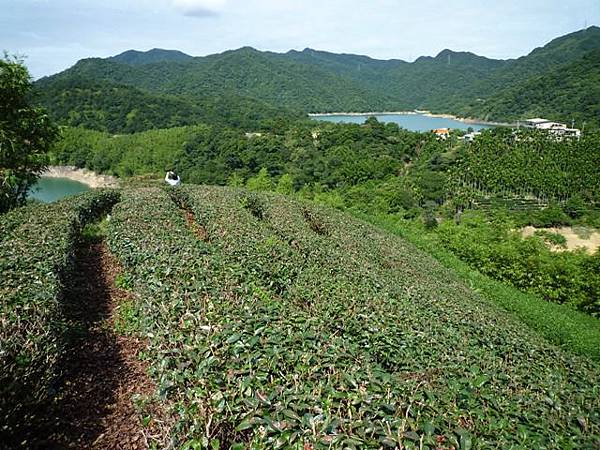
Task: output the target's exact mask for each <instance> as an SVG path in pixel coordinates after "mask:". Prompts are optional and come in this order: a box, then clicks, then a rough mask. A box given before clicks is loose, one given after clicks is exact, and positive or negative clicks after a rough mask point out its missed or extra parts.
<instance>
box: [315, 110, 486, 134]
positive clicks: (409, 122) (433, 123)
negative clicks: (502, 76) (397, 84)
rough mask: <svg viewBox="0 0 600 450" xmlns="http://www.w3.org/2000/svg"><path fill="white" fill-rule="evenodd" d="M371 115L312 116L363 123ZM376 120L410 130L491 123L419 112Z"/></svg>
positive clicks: (380, 116)
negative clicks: (471, 121)
mask: <svg viewBox="0 0 600 450" xmlns="http://www.w3.org/2000/svg"><path fill="white" fill-rule="evenodd" d="M369 117H371V115H369V114H366V115H360V116H354V115H352V116H348V115H343V114H340V115H335V116H318V117H313V119H315V120H325V121H327V122H346V123H364V121H365V120H367V119H368V118H369ZM375 117H377V120H379V121H380V122H392V123H397V124H398V125H399V126H401V127H402V128H405V129H407V130H411V131H430V130H434V129H436V128H454V129H459V130H466V129H468V128H469V127H470V128H473V130H475V131H477V130H481V129H483V128H492V126H491V125H484V124H479V123H464V122H460V121H459V120H454V119H446V118H444V117H429V116H424V115H421V114H375Z"/></svg>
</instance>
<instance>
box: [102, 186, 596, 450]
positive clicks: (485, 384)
mask: <svg viewBox="0 0 600 450" xmlns="http://www.w3.org/2000/svg"><path fill="white" fill-rule="evenodd" d="M177 192H178V193H177V197H176V198H177V199H185V201H184V202H183V203H185V206H186V207H187V208H190V209H191V212H192V213H193V216H194V217H195V220H196V221H198V222H199V223H201V224H202V226H203V227H204V228H205V230H206V233H207V234H208V237H209V238H208V239H207V240H201V239H198V238H197V237H196V236H195V235H194V234H193V233H192V231H191V230H190V229H188V226H187V225H186V220H185V216H184V213H183V211H181V209H180V206H181V204H182V202H181V201H177V202H175V201H171V196H172V194H171V195H170V194H169V193H168V192H165V191H162V190H158V189H143V190H142V189H140V190H129V191H126V192H125V193H124V196H123V201H122V202H121V203H119V204H118V205H117V206H116V207H115V209H114V212H113V218H112V220H111V222H110V226H109V233H108V235H109V244H110V247H111V249H112V251H113V252H114V253H115V254H116V255H117V257H118V258H119V259H120V260H121V261H122V262H123V263H124V264H125V266H126V269H127V271H128V273H129V274H130V275H131V281H132V288H133V289H134V290H135V291H137V292H138V294H139V298H140V300H139V302H140V303H139V305H137V311H138V312H137V314H138V315H139V317H137V318H136V319H135V321H137V322H138V323H139V324H140V326H141V333H142V335H143V336H144V337H146V338H147V339H148V343H149V344H148V351H147V352H146V357H147V358H148V360H149V363H150V368H151V369H150V370H151V375H152V376H153V378H154V379H155V380H156V381H157V383H158V386H159V393H160V395H161V396H162V398H163V399H164V400H165V401H166V402H167V403H168V404H170V405H171V406H172V409H173V413H174V414H175V415H176V417H177V418H178V424H177V426H176V427H175V428H174V429H173V435H172V436H171V438H172V440H173V444H174V445H175V446H179V447H183V448H210V447H211V446H212V447H213V448H229V447H232V448H245V447H251V448H284V447H285V448H300V449H301V448H439V447H441V448H451V447H454V448H490V447H492V448H511V447H512V448H584V447H594V446H596V445H598V443H599V433H600V417H599V411H600V387H599V381H600V380H599V378H600V377H599V371H598V370H599V369H598V366H597V365H596V364H595V363H593V362H591V361H590V360H588V359H587V358H584V357H580V356H575V355H572V354H570V353H568V352H566V351H563V350H560V349H558V348H556V347H554V346H552V345H551V344H549V343H547V342H546V341H545V340H543V339H542V338H541V337H540V336H538V335H537V334H534V333H533V332H531V331H530V330H528V329H527V328H526V327H524V326H523V325H522V324H521V323H520V322H517V321H516V320H514V319H512V318H511V317H510V316H509V315H508V314H507V313H506V312H504V311H502V310H501V309H500V308H495V307H493V306H491V305H490V304H489V303H488V302H486V301H484V300H482V299H481V298H480V297H479V296H478V295H477V294H475V293H474V292H473V291H471V290H470V289H469V288H467V287H466V286H464V285H463V284H462V283H461V282H459V281H458V279H457V278H456V276H455V275H453V274H452V273H451V272H450V271H448V270H447V269H445V268H444V267H442V266H441V265H440V264H439V263H437V262H436V261H435V260H433V259H432V258H431V257H428V256H426V255H425V254H424V253H422V252H420V251H419V250H417V249H416V248H415V247H413V246H412V245H410V244H408V243H406V242H405V241H403V240H402V239H400V238H398V237H395V236H392V235H389V234H387V233H385V232H383V231H381V230H379V229H377V228H375V227H373V226H371V225H368V224H366V223H363V222H361V221H358V220H356V219H352V218H350V217H349V216H347V215H344V214H342V213H339V212H336V211H331V210H329V209H326V208H321V207H317V206H316V205H313V204H309V203H299V202H295V201H292V200H289V199H287V198H285V197H281V196H277V195H274V194H262V193H252V194H251V195H252V196H253V197H252V198H253V199H256V200H253V202H252V203H253V204H254V203H256V204H260V205H262V206H261V212H262V214H261V215H260V217H257V215H256V214H254V212H253V210H252V208H247V205H246V204H242V202H240V198H242V199H243V198H249V197H248V195H249V194H247V193H246V192H245V191H241V190H237V189H231V188H218V187H184V188H182V189H180V190H179V191H177ZM176 203H177V204H176ZM316 219H318V225H319V226H318V227H315V226H314V223H316V222H315V220H316ZM320 230H326V232H324V233H323V232H320ZM402 446H403V447H402Z"/></svg>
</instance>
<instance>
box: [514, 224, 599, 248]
mask: <svg viewBox="0 0 600 450" xmlns="http://www.w3.org/2000/svg"><path fill="white" fill-rule="evenodd" d="M536 230H545V231H548V232H550V233H558V234H561V235H563V236H564V237H565V239H566V240H567V247H566V249H565V248H561V247H551V248H550V249H551V250H552V251H555V252H562V251H565V250H568V251H571V250H577V249H578V248H583V249H584V250H585V251H586V252H587V253H589V254H594V253H596V252H597V251H598V249H599V248H600V232H598V231H596V230H593V229H590V230H588V231H589V233H588V234H589V236H587V237H585V238H584V237H581V236H579V235H578V234H577V233H576V232H575V230H573V228H571V227H561V228H535V227H532V226H528V227H525V228H523V229H522V230H521V233H522V235H523V236H524V237H528V236H533V235H534V234H535V232H536Z"/></svg>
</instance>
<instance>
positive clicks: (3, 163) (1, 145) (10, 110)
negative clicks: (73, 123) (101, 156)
mask: <svg viewBox="0 0 600 450" xmlns="http://www.w3.org/2000/svg"><path fill="white" fill-rule="evenodd" d="M31 88H32V83H31V76H30V75H29V71H28V70H27V68H26V67H25V65H24V64H23V61H22V60H20V59H18V58H15V57H9V56H8V55H4V58H0V213H2V212H5V211H7V210H9V209H11V208H14V207H15V206H18V205H20V204H22V203H24V201H25V198H26V196H27V190H28V189H29V187H30V186H31V185H32V184H34V183H35V182H36V180H37V178H38V177H39V175H40V174H41V173H42V172H43V170H44V169H45V168H46V163H47V157H46V154H47V152H48V150H49V148H50V146H51V145H52V143H53V142H54V141H55V140H56V138H57V137H58V129H57V128H56V126H54V124H53V123H52V122H51V121H50V119H49V118H48V116H47V114H46V112H45V111H44V110H43V109H40V108H37V107H35V106H33V105H32V104H31V99H30V95H29V93H30V91H31Z"/></svg>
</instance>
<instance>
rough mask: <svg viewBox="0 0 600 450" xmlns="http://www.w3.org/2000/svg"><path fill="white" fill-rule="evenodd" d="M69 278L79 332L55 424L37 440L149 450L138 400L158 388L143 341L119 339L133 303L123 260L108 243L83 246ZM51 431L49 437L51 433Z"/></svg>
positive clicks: (69, 307) (46, 444)
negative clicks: (117, 327) (122, 280)
mask: <svg viewBox="0 0 600 450" xmlns="http://www.w3.org/2000/svg"><path fill="white" fill-rule="evenodd" d="M75 264H76V266H75V267H76V272H75V274H74V276H73V277H72V278H71V279H70V280H69V281H68V285H67V290H66V298H65V316H66V317H67V319H68V320H69V321H70V322H71V325H72V329H73V330H75V331H74V332H72V333H73V336H72V339H73V344H72V347H71V348H70V351H69V352H68V353H67V355H66V357H65V358H64V360H63V361H62V364H61V365H62V368H63V373H64V376H63V378H62V379H61V381H60V383H59V385H58V386H57V388H56V394H55V400H54V404H53V405H52V407H51V410H52V414H51V417H49V422H50V423H49V424H47V425H46V426H45V427H44V430H43V431H42V430H38V433H37V434H38V435H37V436H34V437H33V438H32V439H31V440H30V444H33V445H32V446H33V447H34V448H51V449H69V448H78V449H80V448H86V449H88V448H97V449H123V450H137V449H145V448H148V447H149V443H148V434H149V433H150V432H151V428H152V426H150V427H143V426H142V423H141V420H140V417H139V413H138V412H137V411H136V409H135V406H134V405H133V402H132V396H134V395H135V394H140V395H142V396H151V395H152V394H153V392H155V386H154V384H153V383H152V382H151V381H150V380H149V378H148V376H147V375H146V368H145V367H144V364H143V363H142V362H141V361H140V360H139V358H138V352H139V351H140V350H142V349H143V348H144V347H145V344H144V343H143V342H141V341H140V340H138V339H136V338H134V337H130V336H120V335H117V334H115V331H114V320H115V315H116V310H117V308H118V306H119V304H120V303H121V302H123V301H125V300H128V299H130V294H129V293H128V292H127V291H124V290H122V289H118V288H116V287H115V277H116V276H117V275H118V273H119V272H120V270H121V269H120V267H119V265H118V263H117V261H116V260H115V259H114V257H112V256H111V255H110V253H109V252H108V249H107V247H106V245H105V244H104V243H102V242H94V243H88V244H84V245H82V246H81V248H79V249H78V251H77V255H76V262H75ZM44 433H45V434H44Z"/></svg>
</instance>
